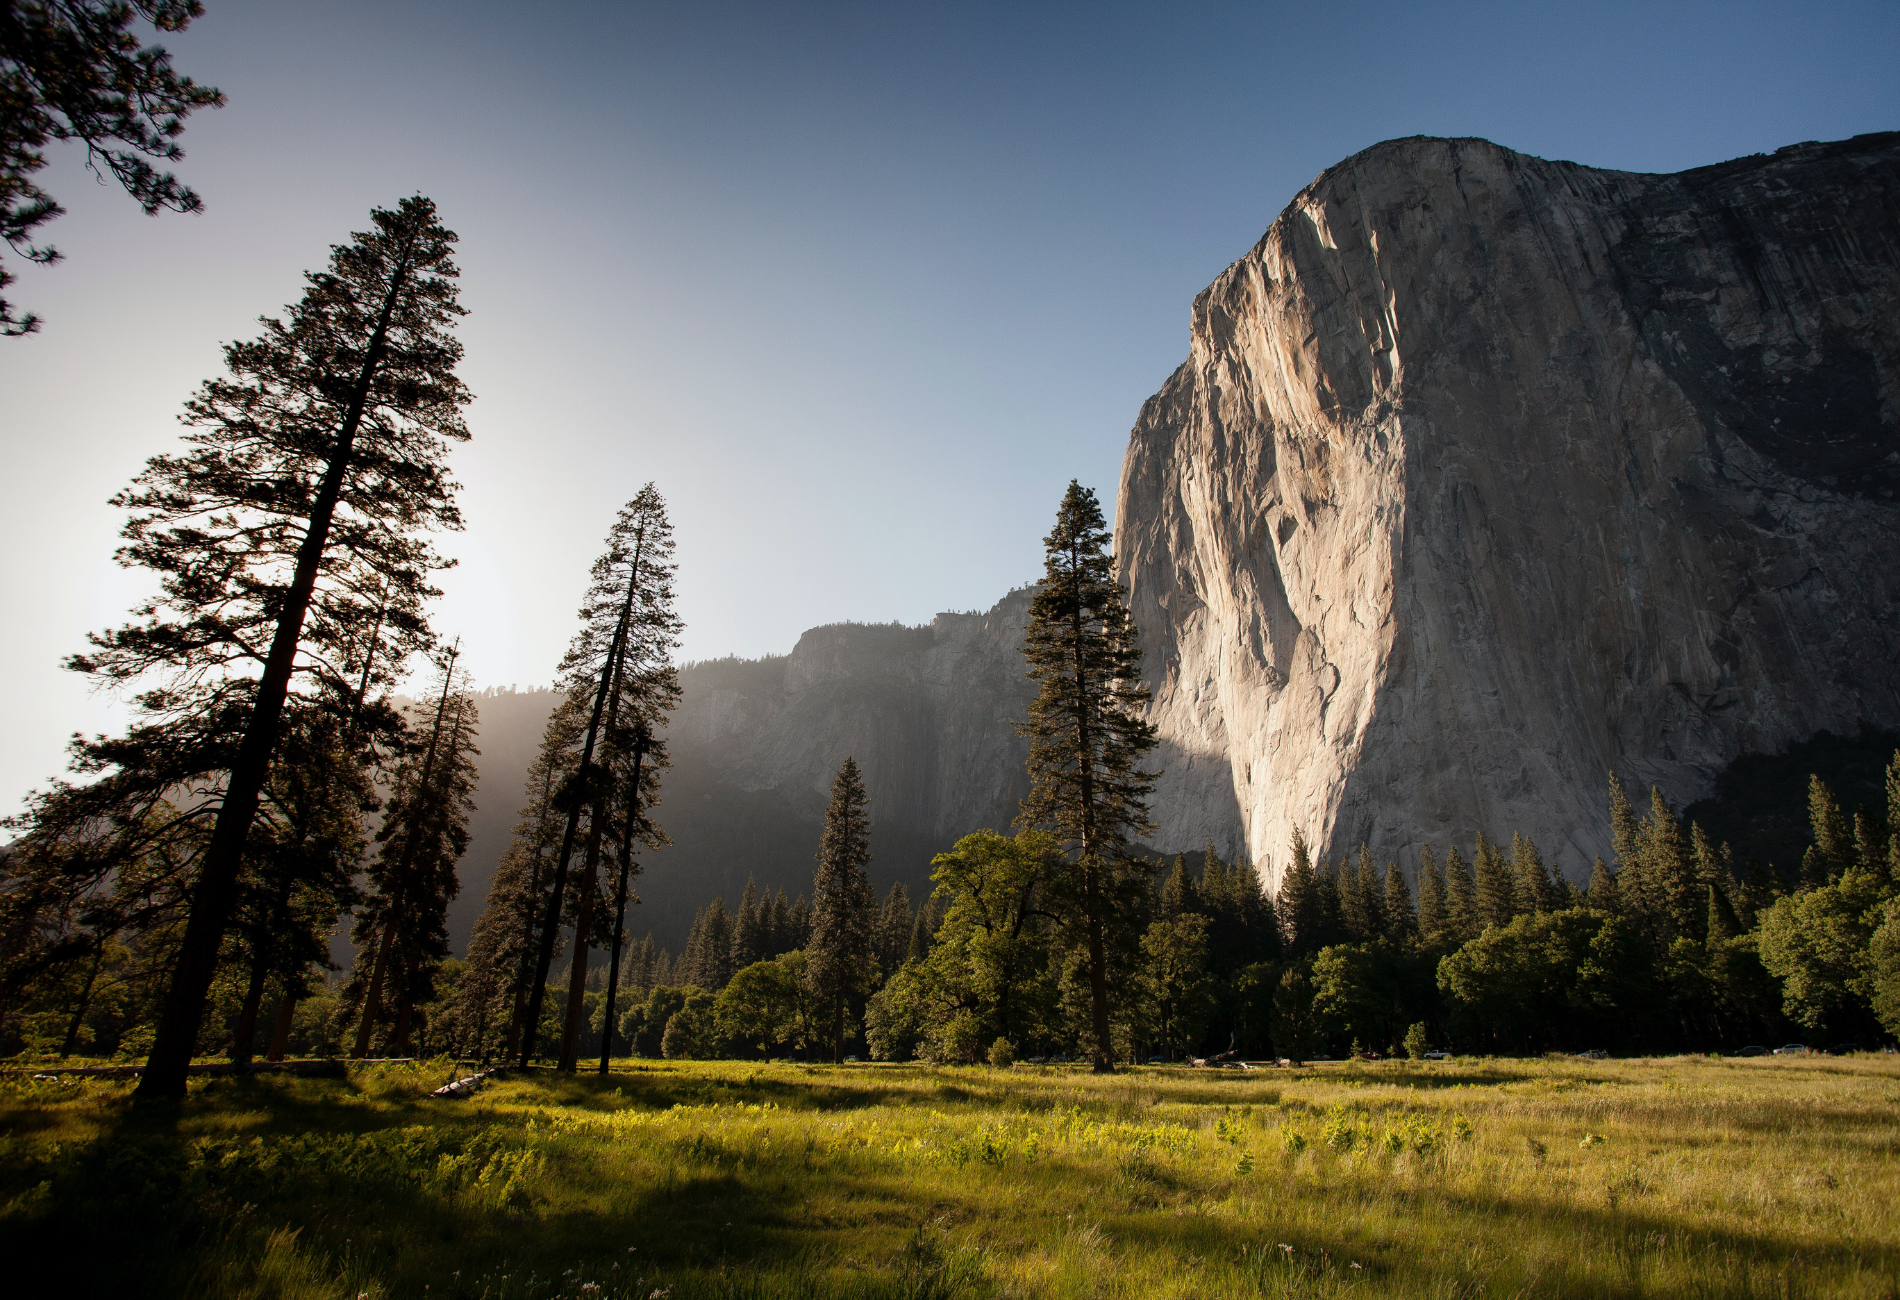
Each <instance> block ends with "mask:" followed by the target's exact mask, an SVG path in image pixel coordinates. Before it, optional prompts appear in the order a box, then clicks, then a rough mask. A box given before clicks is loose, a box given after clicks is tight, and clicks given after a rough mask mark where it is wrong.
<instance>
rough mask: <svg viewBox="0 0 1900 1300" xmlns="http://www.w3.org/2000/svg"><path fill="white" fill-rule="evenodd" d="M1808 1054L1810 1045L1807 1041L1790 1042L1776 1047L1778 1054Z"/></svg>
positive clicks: (1776, 1053)
mask: <svg viewBox="0 0 1900 1300" xmlns="http://www.w3.org/2000/svg"><path fill="white" fill-rule="evenodd" d="M1807 1054H1808V1045H1807V1044H1806V1043H1788V1044H1787V1045H1785V1046H1782V1047H1777V1048H1776V1049H1775V1055H1776V1056H1806V1055H1807Z"/></svg>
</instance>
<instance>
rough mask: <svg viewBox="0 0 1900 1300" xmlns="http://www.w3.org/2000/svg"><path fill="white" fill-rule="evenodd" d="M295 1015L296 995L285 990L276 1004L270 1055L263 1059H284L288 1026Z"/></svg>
mask: <svg viewBox="0 0 1900 1300" xmlns="http://www.w3.org/2000/svg"><path fill="white" fill-rule="evenodd" d="M296 1015H297V995H296V994H294V993H290V992H286V993H285V994H284V1000H283V1001H282V1002H279V1003H278V1004H277V1027H276V1028H275V1029H274V1030H272V1031H271V1036H270V1055H268V1056H266V1057H265V1058H264V1059H265V1060H267V1061H270V1062H273V1063H275V1062H277V1061H281V1060H283V1059H284V1051H285V1049H286V1048H288V1047H289V1046H290V1027H291V1025H292V1023H293V1022H294V1021H295V1019H296Z"/></svg>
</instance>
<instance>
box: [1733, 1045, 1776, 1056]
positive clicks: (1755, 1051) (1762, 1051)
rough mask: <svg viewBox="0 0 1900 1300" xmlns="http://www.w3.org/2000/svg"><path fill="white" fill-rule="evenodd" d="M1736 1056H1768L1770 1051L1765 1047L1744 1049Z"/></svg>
mask: <svg viewBox="0 0 1900 1300" xmlns="http://www.w3.org/2000/svg"><path fill="white" fill-rule="evenodd" d="M1735 1055H1737V1056H1766V1055H1768V1049H1767V1048H1765V1047H1744V1048H1742V1049H1741V1050H1740V1051H1738V1052H1736V1053H1735Z"/></svg>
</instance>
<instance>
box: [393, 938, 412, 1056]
mask: <svg viewBox="0 0 1900 1300" xmlns="http://www.w3.org/2000/svg"><path fill="white" fill-rule="evenodd" d="M396 976H397V978H398V979H400V980H401V981H402V991H401V993H400V994H399V995H398V997H397V1000H396V1051H395V1055H397V1056H408V1055H409V1029H410V1025H411V1023H412V1021H413V1020H414V1018H415V1002H414V1000H413V998H412V996H411V994H412V992H413V990H414V988H415V985H414V983H413V982H412V981H413V979H414V972H412V971H411V970H410V969H409V959H408V956H407V954H405V955H404V956H402V957H400V958H398V959H397V961H396Z"/></svg>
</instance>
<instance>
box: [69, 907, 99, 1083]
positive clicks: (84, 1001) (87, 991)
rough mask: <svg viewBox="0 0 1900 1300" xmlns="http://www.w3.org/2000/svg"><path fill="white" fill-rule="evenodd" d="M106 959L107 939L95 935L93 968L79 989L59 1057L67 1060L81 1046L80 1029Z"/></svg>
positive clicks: (84, 1021) (87, 973) (90, 1004)
mask: <svg viewBox="0 0 1900 1300" xmlns="http://www.w3.org/2000/svg"><path fill="white" fill-rule="evenodd" d="M105 959H106V941H105V939H104V937H103V936H99V935H95V936H94V937H93V945H92V968H91V969H90V970H88V971H87V972H86V986H85V987H84V988H82V989H81V990H79V1005H78V1006H76V1007H74V1008H73V1018H72V1019H71V1020H70V1021H69V1022H67V1025H66V1041H65V1042H63V1043H61V1044H60V1048H59V1059H60V1060H62V1061H63V1060H65V1059H66V1058H67V1057H69V1056H71V1055H72V1054H73V1049H74V1048H76V1047H78V1046H79V1031H80V1029H81V1028H83V1027H84V1025H85V1023H86V1011H87V1009H88V1008H90V1007H91V1006H92V989H93V985H94V984H96V983H98V981H99V967H100V966H101V965H102V964H103V963H104V962H105Z"/></svg>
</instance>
